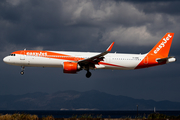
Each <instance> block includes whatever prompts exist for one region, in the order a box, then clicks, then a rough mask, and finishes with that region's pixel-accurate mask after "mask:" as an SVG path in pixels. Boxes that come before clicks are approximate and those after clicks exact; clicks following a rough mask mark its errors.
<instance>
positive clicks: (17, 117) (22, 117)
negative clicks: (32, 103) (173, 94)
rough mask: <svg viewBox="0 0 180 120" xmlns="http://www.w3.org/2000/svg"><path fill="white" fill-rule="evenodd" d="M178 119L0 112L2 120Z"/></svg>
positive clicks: (173, 117) (0, 119)
mask: <svg viewBox="0 0 180 120" xmlns="http://www.w3.org/2000/svg"><path fill="white" fill-rule="evenodd" d="M167 119H168V120H177V119H180V115H179V116H167V115H164V114H160V113H152V114H149V115H148V117H147V118H146V117H145V115H144V116H142V117H138V118H130V117H126V118H102V115H98V116H96V117H94V116H93V115H91V114H84V115H80V116H78V115H74V116H72V117H71V118H54V117H53V116H52V115H51V116H46V117H43V118H38V116H37V115H30V114H19V113H15V114H12V115H10V114H6V115H1V114H0V120H167Z"/></svg>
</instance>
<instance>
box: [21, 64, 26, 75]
mask: <svg viewBox="0 0 180 120" xmlns="http://www.w3.org/2000/svg"><path fill="white" fill-rule="evenodd" d="M24 69H25V67H24V66H21V72H20V74H21V75H24Z"/></svg>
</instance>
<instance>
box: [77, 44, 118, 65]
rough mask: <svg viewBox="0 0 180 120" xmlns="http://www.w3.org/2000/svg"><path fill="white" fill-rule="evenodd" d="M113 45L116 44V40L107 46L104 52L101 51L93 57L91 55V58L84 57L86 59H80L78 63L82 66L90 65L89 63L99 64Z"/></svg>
mask: <svg viewBox="0 0 180 120" xmlns="http://www.w3.org/2000/svg"><path fill="white" fill-rule="evenodd" d="M113 45H114V42H113V43H111V45H110V46H109V47H108V48H107V50H106V51H105V52H102V53H100V54H98V55H95V56H93V57H90V58H87V59H84V60H80V61H78V64H79V65H80V66H89V65H92V64H93V65H94V64H98V63H99V62H100V61H103V59H104V56H105V55H106V54H108V53H109V52H110V51H111V49H112V47H113Z"/></svg>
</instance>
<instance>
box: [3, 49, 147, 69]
mask: <svg viewBox="0 0 180 120" xmlns="http://www.w3.org/2000/svg"><path fill="white" fill-rule="evenodd" d="M50 52H53V53H57V54H59V55H22V54H15V56H7V57H5V58H4V62H6V63H8V64H10V65H16V66H24V67H63V63H64V62H65V61H69V62H71V61H72V60H68V57H69V56H73V58H74V59H75V60H77V61H78V60H79V59H87V58H90V57H92V56H95V55H97V54H100V53H97V52H65V51H50ZM61 54H64V55H68V56H61ZM145 56H146V54H142V55H141V54H118V53H109V54H107V55H105V56H104V61H102V62H100V63H99V64H98V65H95V66H96V69H122V70H129V69H134V68H135V67H136V66H137V65H138V64H139V63H140V62H141V61H142V60H143V59H144V57H145ZM72 62H73V61H72Z"/></svg>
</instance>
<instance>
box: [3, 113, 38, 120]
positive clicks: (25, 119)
mask: <svg viewBox="0 0 180 120" xmlns="http://www.w3.org/2000/svg"><path fill="white" fill-rule="evenodd" d="M0 120H38V116H37V115H30V114H18V113H15V114H13V115H9V114H6V115H0Z"/></svg>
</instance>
